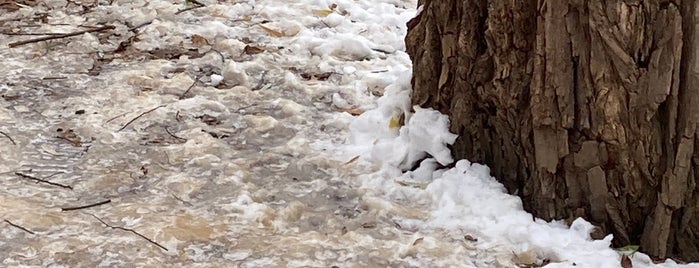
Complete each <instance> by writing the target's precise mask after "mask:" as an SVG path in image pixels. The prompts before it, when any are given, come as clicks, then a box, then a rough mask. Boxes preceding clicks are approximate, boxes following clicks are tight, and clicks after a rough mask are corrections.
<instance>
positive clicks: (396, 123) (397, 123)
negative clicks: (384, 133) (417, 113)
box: [388, 114, 405, 128]
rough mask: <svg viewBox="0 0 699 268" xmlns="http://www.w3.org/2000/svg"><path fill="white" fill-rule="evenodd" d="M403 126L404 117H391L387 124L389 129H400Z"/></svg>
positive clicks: (402, 115)
mask: <svg viewBox="0 0 699 268" xmlns="http://www.w3.org/2000/svg"><path fill="white" fill-rule="evenodd" d="M404 124H405V115H404V114H401V115H400V116H391V120H390V121H389V122H388V127H389V128H400V127H401V126H403V125H404Z"/></svg>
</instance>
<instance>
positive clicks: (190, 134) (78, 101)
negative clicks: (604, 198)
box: [0, 0, 697, 267]
mask: <svg viewBox="0 0 699 268" xmlns="http://www.w3.org/2000/svg"><path fill="white" fill-rule="evenodd" d="M196 2H197V1H194V2H193V3H188V4H185V3H183V2H179V1H161V0H150V1H139V0H136V1H119V0H113V1H80V0H73V1H62V0H45V1H0V74H1V75H0V94H1V96H2V98H0V131H2V133H1V134H3V135H0V179H1V182H0V218H2V222H0V266H3V267H5V266H8V267H10V266H30V267H34V266H40V267H103V266H104V267H133V266H148V267H166V266H167V267H333V266H337V267H515V266H523V267H535V266H540V265H544V264H546V263H548V265H547V267H571V266H576V267H618V266H620V264H621V255H620V254H621V253H619V252H618V251H615V250H613V249H611V248H609V240H610V239H611V237H607V238H606V239H604V240H598V241H593V240H591V239H590V238H589V235H588V233H589V232H590V230H591V228H592V226H590V224H588V223H587V222H584V221H581V220H578V221H575V222H573V223H572V226H571V227H570V228H569V227H568V225H566V224H565V223H563V222H554V223H546V222H543V221H540V220H537V221H533V220H532V217H531V215H529V214H527V213H526V212H524V211H522V209H521V204H520V200H519V199H518V198H516V197H512V196H509V195H506V194H504V191H503V187H502V186H501V185H500V184H499V183H497V182H496V181H495V180H494V179H493V178H492V177H490V176H489V174H488V169H487V167H485V166H482V165H478V164H471V163H468V162H467V161H460V162H458V163H457V164H456V167H455V168H453V169H450V170H446V171H445V170H435V167H436V166H437V163H442V164H445V163H450V162H452V159H451V158H450V156H449V152H448V150H447V149H446V144H448V143H450V142H453V139H454V138H455V137H454V136H453V135H451V134H449V133H448V132H447V131H446V128H447V126H448V120H447V118H445V117H444V116H443V115H440V114H438V113H436V112H434V111H431V110H421V109H417V110H416V113H414V114H410V112H409V111H410V106H409V102H408V95H409V90H410V88H409V80H410V65H411V63H410V59H409V58H408V56H407V55H406V54H405V53H404V52H403V50H404V45H403V36H404V34H405V31H406V27H405V22H406V21H407V20H409V19H410V18H412V17H413V16H414V15H415V12H416V9H415V6H416V1H414V0H328V1H325V0H299V1H286V0H258V1H254V0H248V1H244V0H240V1H235V0H233V1H213V0H199V2H200V3H202V4H204V5H205V6H204V7H198V5H197V4H196ZM15 3H19V4H20V5H17V4H15ZM101 26H114V28H113V29H112V28H109V27H108V28H103V29H101V30H99V31H92V32H88V33H84V34H78V35H76V36H74V37H66V38H57V39H53V40H48V41H40V42H32V43H28V44H24V45H17V46H15V45H13V43H15V42H18V41H22V40H28V39H32V38H36V37H41V36H35V35H28V34H31V33H70V32H76V31H83V30H95V27H101ZM10 47H12V48H10ZM380 96H382V97H380ZM379 97H380V98H379ZM426 153H429V155H432V156H434V157H435V158H434V159H427V160H425V161H422V162H421V163H420V168H419V169H417V170H415V171H412V172H407V173H403V170H405V169H406V167H410V166H412V165H413V164H415V163H417V161H418V160H420V159H422V158H423V157H424V156H425V155H426ZM107 201H110V202H109V203H106V202H107ZM89 205H95V206H92V207H86V208H80V207H81V206H89ZM631 259H632V260H633V264H634V267H656V266H662V267H675V266H678V265H676V264H675V263H674V262H673V261H671V260H669V261H667V262H665V263H663V264H653V263H652V262H651V261H650V259H649V258H648V257H647V256H645V255H644V254H641V253H635V254H633V255H632V257H631ZM693 267H697V266H693Z"/></svg>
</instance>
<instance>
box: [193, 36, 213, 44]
mask: <svg viewBox="0 0 699 268" xmlns="http://www.w3.org/2000/svg"><path fill="white" fill-rule="evenodd" d="M191 39H192V44H194V45H195V46H205V45H208V44H209V40H206V38H204V37H203V36H201V35H198V34H195V35H192V38H191Z"/></svg>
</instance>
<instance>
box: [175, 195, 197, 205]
mask: <svg viewBox="0 0 699 268" xmlns="http://www.w3.org/2000/svg"><path fill="white" fill-rule="evenodd" d="M172 197H174V198H175V199H177V200H179V201H180V202H182V203H184V204H185V205H188V206H190V207H191V206H194V205H192V203H189V202H187V201H184V199H182V198H180V197H179V196H177V195H175V194H172Z"/></svg>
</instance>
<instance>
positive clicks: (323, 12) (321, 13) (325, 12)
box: [313, 9, 334, 16]
mask: <svg viewBox="0 0 699 268" xmlns="http://www.w3.org/2000/svg"><path fill="white" fill-rule="evenodd" d="M333 12H334V11H332V10H330V9H314V10H313V14H315V15H318V16H327V15H330V14H332V13H333Z"/></svg>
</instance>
